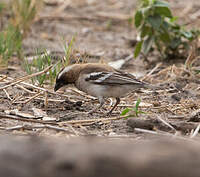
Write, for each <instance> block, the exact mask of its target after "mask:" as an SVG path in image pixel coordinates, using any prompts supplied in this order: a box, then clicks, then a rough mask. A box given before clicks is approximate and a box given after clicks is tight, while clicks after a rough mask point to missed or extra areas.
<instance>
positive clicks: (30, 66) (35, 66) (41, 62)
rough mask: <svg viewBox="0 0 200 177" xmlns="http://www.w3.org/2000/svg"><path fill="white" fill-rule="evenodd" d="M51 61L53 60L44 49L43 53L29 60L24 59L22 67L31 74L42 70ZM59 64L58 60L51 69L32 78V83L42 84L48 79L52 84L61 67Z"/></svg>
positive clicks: (49, 64) (50, 63)
mask: <svg viewBox="0 0 200 177" xmlns="http://www.w3.org/2000/svg"><path fill="white" fill-rule="evenodd" d="M37 53H38V52H37ZM52 63H53V62H52V58H51V56H50V55H49V54H48V52H47V51H45V53H44V54H39V55H37V57H35V58H34V59H33V60H32V61H31V62H28V61H27V60H24V68H25V70H26V72H27V73H28V74H32V73H35V72H39V71H43V70H44V69H45V68H46V67H48V66H51V65H52ZM61 65H62V64H61V62H58V63H57V64H55V65H54V66H53V68H52V69H51V70H49V72H47V73H45V74H43V75H39V76H36V77H34V78H32V83H33V84H35V83H36V84H38V85H40V86H42V85H44V83H45V81H49V82H50V84H51V85H52V84H53V83H54V81H55V78H56V75H57V73H58V72H59V71H60V69H61Z"/></svg>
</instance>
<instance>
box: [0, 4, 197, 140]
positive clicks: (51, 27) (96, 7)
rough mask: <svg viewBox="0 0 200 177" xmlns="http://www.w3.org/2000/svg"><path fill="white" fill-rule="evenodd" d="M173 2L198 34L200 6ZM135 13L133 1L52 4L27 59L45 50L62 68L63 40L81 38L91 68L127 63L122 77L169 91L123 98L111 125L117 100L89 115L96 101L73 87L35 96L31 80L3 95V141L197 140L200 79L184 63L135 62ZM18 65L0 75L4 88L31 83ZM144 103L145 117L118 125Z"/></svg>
mask: <svg viewBox="0 0 200 177" xmlns="http://www.w3.org/2000/svg"><path fill="white" fill-rule="evenodd" d="M69 2H70V3H69ZM169 2H170V5H171V7H172V9H173V12H174V14H175V15H177V16H179V17H180V23H181V24H188V25H187V27H188V28H194V27H200V22H199V18H200V15H199V7H200V2H198V1H195V0H193V1H191V0H184V2H183V0H176V1H173V2H171V1H169ZM136 7H137V3H136V1H134V0H124V1H117V0H107V1H100V0H81V1H80V0H73V1H66V2H65V3H64V4H61V3H60V4H59V3H58V1H46V3H45V5H44V7H43V9H42V11H41V12H40V14H39V16H38V17H37V19H36V20H35V22H34V24H33V25H32V27H31V32H30V33H29V35H28V36H27V38H26V39H25V40H24V42H23V48H24V53H25V56H26V57H30V56H33V55H34V54H35V50H36V49H37V48H39V49H42V48H46V49H48V50H49V51H50V52H51V54H52V56H53V57H54V59H55V62H56V61H58V60H59V59H60V58H61V57H62V56H64V50H63V43H62V38H64V40H66V41H69V40H71V38H72V36H74V35H75V36H76V41H75V45H74V49H75V50H76V53H75V55H74V57H76V56H77V57H78V56H87V57H86V59H87V61H88V62H106V63H109V62H115V63H116V62H117V61H121V60H124V61H125V62H124V64H123V65H122V67H121V69H123V70H126V71H128V72H131V73H133V74H135V75H136V76H137V77H138V78H139V79H143V80H145V81H147V82H150V83H152V84H157V85H161V86H163V87H164V88H165V89H162V90H141V91H138V92H137V93H131V94H130V95H129V96H127V97H125V98H122V101H121V103H120V105H119V106H118V107H117V109H116V111H114V113H113V114H112V116H111V117H107V116H105V114H104V113H105V112H107V111H108V110H109V108H110V105H111V104H113V102H114V101H115V100H108V101H107V103H106V105H105V106H104V108H103V109H101V110H100V111H98V112H97V113H95V114H93V115H89V114H88V111H89V110H91V109H93V108H94V107H96V106H97V105H98V101H97V100H96V99H95V98H92V97H90V96H88V95H86V94H84V93H82V92H80V91H78V90H77V89H75V88H74V87H70V88H66V89H63V90H61V91H59V92H58V93H57V94H55V93H54V92H53V87H52V86H46V87H45V90H42V89H40V88H38V87H37V88H33V86H32V85H31V82H30V80H26V81H24V82H25V83H19V84H17V85H14V86H10V87H8V88H5V89H1V90H0V100H1V102H0V103H1V104H0V117H1V119H0V131H1V132H2V134H4V133H5V134H7V133H9V134H10V133H11V134H19V135H32V134H36V135H40V136H62V137H67V138H68V137H72V136H107V137H111V138H121V137H123V138H133V139H143V138H147V139H148V138H152V137H158V136H177V137H179V138H186V137H191V136H193V137H194V136H195V137H196V138H198V134H197V133H195V130H197V132H198V129H197V128H199V127H198V125H199V121H200V113H199V107H200V87H199V83H200V81H199V75H197V74H194V72H193V71H190V70H186V69H185V67H184V62H185V60H180V59H174V58H173V59H171V60H170V61H162V60H160V59H158V57H157V56H156V54H152V55H151V56H149V58H148V60H149V63H147V62H146V61H144V59H143V57H142V56H141V57H139V58H138V59H133V57H132V54H133V51H134V46H132V45H131V44H132V43H133V42H134V41H135V40H136V29H135V28H134V27H133V25H131V24H130V23H128V19H129V18H130V17H131V16H133V14H134V12H135V9H136ZM128 58H130V59H128ZM126 59H127V60H126ZM72 62H73V60H72ZM20 63H21V61H19V60H16V58H13V59H12V60H11V61H10V63H9V67H8V68H7V69H4V70H1V71H0V74H1V75H0V85H1V86H6V84H7V83H8V82H9V81H12V79H16V78H19V77H20V76H24V75H26V73H25V71H24V70H23V68H22V67H21V64H20ZM198 64H199V63H198V61H196V63H195V66H196V67H198V66H199V65H198ZM5 76H7V78H5ZM26 83H29V85H27V84H26ZM39 91H41V92H43V91H44V92H45V93H46V94H43V93H41V95H38V96H37V97H34V95H36V94H38V93H39ZM47 91H48V92H47ZM138 98H140V99H141V100H142V102H141V104H140V110H141V111H143V112H145V114H141V115H140V116H139V117H131V118H129V119H127V118H123V117H120V113H121V112H122V111H123V110H124V109H125V108H127V107H131V108H132V107H134V106H135V102H136V101H137V99H138ZM16 110H17V111H16ZM34 110H35V111H34ZM38 111H40V112H41V111H42V113H43V114H45V113H46V114H45V115H43V116H34V112H38Z"/></svg>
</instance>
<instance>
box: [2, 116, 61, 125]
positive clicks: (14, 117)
mask: <svg viewBox="0 0 200 177" xmlns="http://www.w3.org/2000/svg"><path fill="white" fill-rule="evenodd" d="M0 118H1V119H12V120H17V121H23V122H32V123H40V124H51V125H58V124H57V123H56V122H44V121H41V120H35V119H26V118H21V117H18V116H13V115H0Z"/></svg>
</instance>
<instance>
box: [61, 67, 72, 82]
mask: <svg viewBox="0 0 200 177" xmlns="http://www.w3.org/2000/svg"><path fill="white" fill-rule="evenodd" d="M72 68H73V65H70V66H67V67H65V69H63V70H62V71H61V72H60V73H59V74H58V79H60V77H61V76H62V75H63V74H64V73H66V72H68V71H70V70H71V69H72Z"/></svg>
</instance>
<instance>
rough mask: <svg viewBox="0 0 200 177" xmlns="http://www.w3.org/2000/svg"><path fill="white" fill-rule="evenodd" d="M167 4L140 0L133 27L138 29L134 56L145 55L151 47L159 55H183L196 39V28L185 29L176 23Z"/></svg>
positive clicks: (158, 1)
mask: <svg viewBox="0 0 200 177" xmlns="http://www.w3.org/2000/svg"><path fill="white" fill-rule="evenodd" d="M176 22H177V18H176V17H174V16H173V15H172V13H171V10H170V8H169V4H168V3H167V2H165V1H160V0H141V3H140V7H139V8H138V10H137V11H136V13H135V27H136V28H137V29H138V31H139V36H140V41H139V42H138V43H137V45H136V47H135V51H134V55H135V57H137V56H138V55H139V54H140V53H141V52H142V53H143V54H144V55H147V54H148V53H149V52H150V51H151V49H157V50H158V51H159V53H160V56H162V57H163V58H169V57H170V56H185V55H184V53H185V52H187V51H188V49H189V47H190V42H191V41H193V40H194V39H196V38H197V37H198V36H199V34H200V32H199V31H198V30H186V29H185V27H184V26H183V25H179V24H177V23H176Z"/></svg>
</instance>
